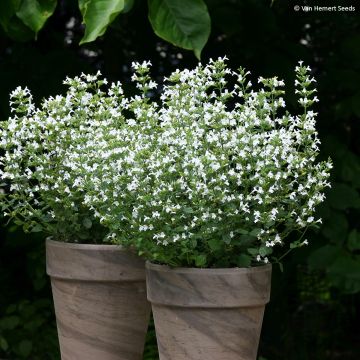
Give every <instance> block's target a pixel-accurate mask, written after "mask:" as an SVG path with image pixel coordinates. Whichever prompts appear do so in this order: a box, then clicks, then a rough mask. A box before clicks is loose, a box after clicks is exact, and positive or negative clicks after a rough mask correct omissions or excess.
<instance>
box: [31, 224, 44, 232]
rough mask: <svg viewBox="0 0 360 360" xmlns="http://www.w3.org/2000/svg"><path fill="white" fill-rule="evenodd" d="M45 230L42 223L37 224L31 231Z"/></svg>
mask: <svg viewBox="0 0 360 360" xmlns="http://www.w3.org/2000/svg"><path fill="white" fill-rule="evenodd" d="M42 230H43V227H42V226H41V225H40V224H36V225H35V226H33V227H32V228H31V232H35V233H36V232H41V231H42Z"/></svg>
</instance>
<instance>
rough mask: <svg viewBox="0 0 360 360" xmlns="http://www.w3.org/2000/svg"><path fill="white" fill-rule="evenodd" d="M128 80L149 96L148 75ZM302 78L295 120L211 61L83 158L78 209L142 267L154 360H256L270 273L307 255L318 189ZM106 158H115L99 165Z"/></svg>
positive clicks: (266, 86) (171, 81)
mask: <svg viewBox="0 0 360 360" xmlns="http://www.w3.org/2000/svg"><path fill="white" fill-rule="evenodd" d="M137 67H138V68H139V69H140V70H141V73H142V76H143V77H145V78H146V80H147V81H148V83H149V81H150V80H149V76H148V71H149V68H148V64H146V63H143V64H141V65H139V64H138V65H137ZM309 71H310V69H309V68H308V67H305V66H303V65H302V63H300V64H299V66H297V67H296V82H295V85H296V89H297V90H296V93H297V94H298V95H299V104H300V106H301V107H302V109H303V112H302V113H301V114H300V115H291V114H290V113H289V112H288V111H286V109H285V101H284V99H283V97H282V95H283V93H284V91H283V90H282V88H283V86H284V83H283V81H281V80H278V78H276V77H274V78H269V79H264V78H262V77H261V78H259V84H260V89H259V90H255V89H253V87H252V84H251V82H250V81H249V80H248V72H246V71H245V70H244V69H242V68H240V69H239V70H238V71H237V72H233V71H231V70H230V69H229V68H228V67H227V65H226V62H225V59H221V58H220V59H218V60H216V61H210V63H209V64H207V65H206V66H203V65H199V66H197V67H196V68H195V69H194V70H191V71H190V70H187V69H185V70H183V71H179V70H177V71H175V72H174V73H172V74H171V76H170V77H169V78H168V79H167V82H166V84H165V85H164V87H163V90H162V92H161V96H160V101H159V102H158V103H157V105H156V106H157V109H156V111H148V109H147V108H143V111H142V112H141V111H139V113H141V115H139V119H140V118H141V121H139V122H134V123H133V126H132V127H131V128H127V129H126V130H125V131H123V132H122V133H119V134H118V139H114V141H113V142H112V143H111V144H110V143H107V144H106V145H105V146H104V147H103V148H102V149H101V151H98V152H97V153H96V154H95V153H94V154H93V156H94V157H96V156H98V157H100V158H101V159H104V163H103V164H104V166H103V167H102V168H101V169H100V170H99V171H97V172H93V173H91V174H88V175H87V180H86V183H87V196H88V197H87V204H88V206H93V207H94V209H95V210H96V213H97V215H98V216H99V217H100V218H102V219H103V220H104V221H105V223H106V225H107V226H108V227H109V228H110V229H111V231H113V234H114V235H113V236H114V238H118V239H122V238H126V239H127V240H128V244H129V245H132V246H134V247H136V248H137V249H138V252H139V254H140V255H143V256H145V257H146V258H147V259H148V260H150V261H149V262H148V263H147V291H148V299H149V300H150V301H151V303H152V309H153V314H154V320H155V327H156V333H157V341H158V346H159V352H160V359H172V360H180V359H181V360H183V359H197V360H200V359H222V360H232V359H234V360H235V359H243V360H255V359H256V354H257V347H258V342H259V336H260V331H261V324H262V318H263V312H264V307H265V304H266V303H267V302H268V300H269V295H270V279H271V265H270V262H273V263H274V262H276V263H280V260H281V256H279V255H278V254H279V253H280V254H282V253H287V252H288V251H290V250H291V249H293V248H296V247H301V246H303V245H305V244H306V243H307V240H304V239H303V235H304V234H305V231H306V230H307V229H308V228H309V227H314V226H317V225H318V223H319V222H321V220H320V219H315V216H314V211H315V206H316V205H317V204H319V203H320V202H322V201H323V200H324V198H325V196H324V193H323V191H324V188H325V187H327V186H330V185H329V183H328V177H329V171H330V168H331V167H332V165H331V161H330V160H328V161H322V162H318V161H317V159H316V158H317V155H318V152H319V148H318V145H319V139H318V134H317V131H316V129H315V117H316V113H314V112H313V111H312V110H309V109H310V106H311V105H312V104H313V103H314V102H316V101H317V97H316V96H315V95H314V92H315V89H312V87H311V85H312V82H314V79H313V78H312V77H311V76H310V73H309ZM146 106H150V105H149V104H148V103H147V105H146ZM124 139H127V140H126V141H124ZM115 143H116V146H115V145H114V144H115ZM114 146H115V147H116V148H117V153H118V154H124V153H126V156H121V157H119V155H116V154H115V155H114V157H112V158H110V157H109V156H108V155H107V154H109V151H110V152H111V149H112V148H113V147H114ZM104 154H105V155H106V156H104ZM88 158H90V157H88ZM91 158H92V157H91ZM83 171H84V172H85V171H86V169H85V170H83ZM104 179H105V180H104ZM130 179H131V181H130ZM118 194H121V196H120V197H121V199H122V201H121V202H120V203H119V202H116V200H117V199H118ZM123 204H126V206H123ZM109 207H111V209H112V210H111V211H107V209H108V208H109ZM291 232H293V233H297V232H299V237H297V239H296V240H291V239H290V238H289V234H290V233H291ZM292 239H293V238H292ZM276 249H278V250H276ZM274 250H276V251H274Z"/></svg>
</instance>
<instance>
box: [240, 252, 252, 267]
mask: <svg viewBox="0 0 360 360" xmlns="http://www.w3.org/2000/svg"><path fill="white" fill-rule="evenodd" d="M251 260H252V258H251V256H249V255H246V254H241V255H239V256H238V258H237V261H236V262H237V266H239V267H249V266H250V265H251Z"/></svg>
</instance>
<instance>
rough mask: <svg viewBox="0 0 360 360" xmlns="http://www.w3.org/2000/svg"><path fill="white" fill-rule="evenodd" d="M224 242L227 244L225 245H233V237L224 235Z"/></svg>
mask: <svg viewBox="0 0 360 360" xmlns="http://www.w3.org/2000/svg"><path fill="white" fill-rule="evenodd" d="M222 241H223V242H224V243H225V244H227V245H228V244H230V243H231V237H230V235H229V234H224V235H223V236H222Z"/></svg>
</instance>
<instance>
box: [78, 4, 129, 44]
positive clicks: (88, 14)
mask: <svg viewBox="0 0 360 360" xmlns="http://www.w3.org/2000/svg"><path fill="white" fill-rule="evenodd" d="M124 7H125V0H79V8H80V11H81V13H82V15H83V23H84V24H85V26H86V28H85V35H84V37H83V38H82V39H81V41H80V45H81V44H84V43H87V42H91V41H94V40H95V39H96V38H97V37H99V36H101V35H103V34H104V33H105V31H106V29H107V27H108V26H109V24H111V23H112V22H113V21H114V19H115V18H116V16H118V15H119V14H120V13H121V12H122V11H123V10H124Z"/></svg>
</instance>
